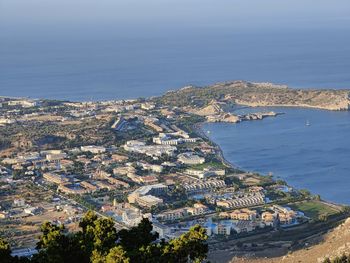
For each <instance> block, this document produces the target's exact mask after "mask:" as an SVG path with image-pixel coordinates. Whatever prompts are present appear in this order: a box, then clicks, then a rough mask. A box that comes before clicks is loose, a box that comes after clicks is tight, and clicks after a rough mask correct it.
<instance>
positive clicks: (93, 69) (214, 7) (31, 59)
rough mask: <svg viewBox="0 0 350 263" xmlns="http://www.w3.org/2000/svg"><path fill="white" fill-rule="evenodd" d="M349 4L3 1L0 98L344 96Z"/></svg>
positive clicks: (348, 79) (349, 80)
mask: <svg viewBox="0 0 350 263" xmlns="http://www.w3.org/2000/svg"><path fill="white" fill-rule="evenodd" d="M349 13H350V3H349V1H348V0H338V1H337V3H336V4H335V3H334V1H332V0H319V1H318V2H317V5H316V4H315V2H314V0H287V1H283V2H282V1H280V0H264V1H261V0H247V1H241V0H222V1H219V2H218V1H212V0H166V1H164V0H148V1H143V0H142V1H141V0H131V1H121V0H101V1H92V0H87V1H83V0H75V1H69V0H50V1H47V0H31V1H23V0H2V1H0V95H8V96H30V97H36V98H38V97H39V98H56V99H70V100H91V99H92V100H101V99H114V98H119V99H120V98H134V97H141V96H142V97H146V96H153V95H160V94H162V93H164V92H165V91H167V90H170V89H177V88H181V87H183V86H185V85H188V84H195V85H206V84H212V83H215V82H219V81H227V80H237V79H239V80H249V81H268V82H276V83H281V84H288V85H290V86H291V87H303V88H312V87H316V88H350V75H349V69H350V18H349Z"/></svg>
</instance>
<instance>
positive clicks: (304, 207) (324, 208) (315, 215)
mask: <svg viewBox="0 0 350 263" xmlns="http://www.w3.org/2000/svg"><path fill="white" fill-rule="evenodd" d="M290 207H291V208H292V209H294V210H298V211H302V212H304V213H305V215H306V216H307V217H310V218H312V219H321V218H323V217H324V216H326V217H328V216H330V215H334V214H336V213H337V212H338V211H337V210H336V209H334V208H332V207H330V206H329V205H326V204H324V203H321V202H318V201H306V202H300V203H294V204H292V205H290Z"/></svg>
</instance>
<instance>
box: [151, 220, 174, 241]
mask: <svg viewBox="0 0 350 263" xmlns="http://www.w3.org/2000/svg"><path fill="white" fill-rule="evenodd" d="M152 231H154V232H157V233H158V235H159V238H160V239H162V238H165V237H166V236H167V235H168V234H170V232H171V229H170V227H168V226H166V225H163V224H161V223H158V222H152Z"/></svg>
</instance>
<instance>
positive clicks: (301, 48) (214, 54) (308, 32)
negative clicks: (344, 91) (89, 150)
mask: <svg viewBox="0 0 350 263" xmlns="http://www.w3.org/2000/svg"><path fill="white" fill-rule="evenodd" d="M349 13H350V2H349V1H348V0H337V1H336V2H335V1H334V0H318V1H317V3H315V1H314V0H285V1H281V0H264V1H261V0H244V1H242V0H221V1H213V0H147V1H144V0H128V1H121V0H100V1H93V0H75V1H70V0H50V1H47V0H31V1H23V0H1V1H0V95H6V96H29V97H34V98H53V99H69V100H78V101H82V100H104V99H121V98H135V97H147V96H154V95H160V94H162V93H164V92H165V91H168V90H171V89H177V88H180V87H182V86H185V85H188V84H194V85H206V84H211V83H214V82H218V81H227V80H237V79H242V80H249V81H268V82H275V83H280V84H287V85H289V86H291V87H300V88H350V74H349V72H350V18H349ZM283 111H285V112H286V113H287V114H286V115H283V116H279V117H277V118H275V119H274V118H271V119H265V120H263V121H261V122H260V121H259V122H258V121H257V122H245V123H241V124H238V125H230V124H212V125H209V126H207V128H208V129H209V130H211V131H212V135H211V136H212V138H213V139H214V140H215V141H216V142H218V143H219V144H220V145H221V146H222V148H223V150H224V154H225V156H226V157H227V158H228V159H229V160H231V161H232V162H233V163H237V164H238V165H239V166H241V167H242V168H245V169H249V170H254V171H260V172H263V173H267V172H270V171H272V172H274V174H275V175H276V176H281V177H282V178H285V179H287V181H288V182H289V183H291V184H292V185H295V186H297V187H300V188H309V189H311V190H312V191H313V192H315V193H320V194H322V196H324V197H325V198H326V199H329V200H332V201H337V202H342V203H347V204H350V194H349V191H348V190H347V189H349V187H350V175H349V172H348V171H349V170H350V169H349V168H350V162H349V152H350V140H349V139H348V134H349V129H350V128H349V114H348V113H347V112H327V111H319V110H304V109H286V110H283ZM307 119H309V120H310V122H311V123H312V125H311V126H308V127H306V126H305V122H306V120H307Z"/></svg>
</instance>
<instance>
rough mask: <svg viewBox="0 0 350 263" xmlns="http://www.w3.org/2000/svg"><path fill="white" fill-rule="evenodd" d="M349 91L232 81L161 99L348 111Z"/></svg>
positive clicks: (180, 103) (175, 102) (174, 102)
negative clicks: (291, 87)
mask: <svg viewBox="0 0 350 263" xmlns="http://www.w3.org/2000/svg"><path fill="white" fill-rule="evenodd" d="M349 95H350V90H329V89H328V90H308V89H305V90H304V89H290V88H288V87H286V86H281V85H273V84H270V83H251V82H244V81H234V82H227V83H218V84H215V85H212V86H208V87H203V88H197V87H189V88H186V89H181V90H178V91H175V92H168V93H166V94H165V95H164V96H163V97H161V98H160V100H162V102H163V103H167V104H170V105H174V106H189V105H196V106H206V105H208V103H209V102H210V101H212V100H219V101H226V102H233V103H236V104H241V105H247V106H254V107H255V106H291V107H310V108H320V109H326V110H349V105H350V99H349Z"/></svg>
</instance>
